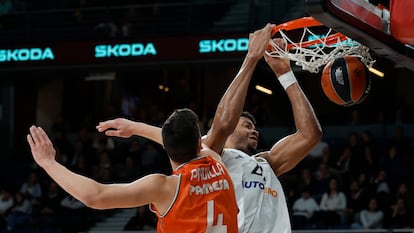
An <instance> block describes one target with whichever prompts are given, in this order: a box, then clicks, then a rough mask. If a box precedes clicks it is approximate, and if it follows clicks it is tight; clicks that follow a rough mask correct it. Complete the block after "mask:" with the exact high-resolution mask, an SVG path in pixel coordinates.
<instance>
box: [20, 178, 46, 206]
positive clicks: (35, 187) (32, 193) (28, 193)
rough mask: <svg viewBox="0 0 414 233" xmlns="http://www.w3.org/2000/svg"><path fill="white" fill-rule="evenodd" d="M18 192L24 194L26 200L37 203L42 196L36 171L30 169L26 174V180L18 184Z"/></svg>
mask: <svg viewBox="0 0 414 233" xmlns="http://www.w3.org/2000/svg"><path fill="white" fill-rule="evenodd" d="M20 192H21V193H22V194H24V195H25V197H26V199H27V200H30V201H31V202H32V204H35V205H37V204H38V203H39V199H40V198H41V197H42V186H41V184H40V181H39V179H38V175H37V172H36V171H31V172H30V173H29V175H28V176H27V180H26V181H25V182H23V184H22V185H21V186H20Z"/></svg>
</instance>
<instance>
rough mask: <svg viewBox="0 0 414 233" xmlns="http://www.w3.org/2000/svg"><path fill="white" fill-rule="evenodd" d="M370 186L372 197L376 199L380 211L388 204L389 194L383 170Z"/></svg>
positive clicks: (385, 173) (385, 174)
mask: <svg viewBox="0 0 414 233" xmlns="http://www.w3.org/2000/svg"><path fill="white" fill-rule="evenodd" d="M371 185H372V188H371V193H372V196H376V197H377V199H378V203H379V204H380V208H381V209H384V208H386V206H388V205H389V203H390V192H391V190H390V186H389V185H388V181H387V172H386V171H385V170H383V169H382V170H380V171H379V172H378V174H377V177H376V178H375V179H374V180H373V182H372V184H371Z"/></svg>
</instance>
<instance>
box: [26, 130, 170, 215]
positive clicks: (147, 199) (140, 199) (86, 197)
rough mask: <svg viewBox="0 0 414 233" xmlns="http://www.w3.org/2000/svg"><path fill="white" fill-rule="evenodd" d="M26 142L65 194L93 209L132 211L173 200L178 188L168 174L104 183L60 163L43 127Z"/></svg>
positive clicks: (33, 131) (37, 160)
mask: <svg viewBox="0 0 414 233" xmlns="http://www.w3.org/2000/svg"><path fill="white" fill-rule="evenodd" d="M27 141H28V143H29V145H30V149H31V152H32V155H33V158H34V160H35V161H36V163H37V164H38V165H39V166H40V167H42V168H43V169H44V170H45V171H46V173H47V174H48V175H49V176H50V177H51V178H52V179H53V180H55V181H56V182H57V183H58V184H59V185H60V186H61V187H62V188H63V189H64V190H65V191H67V192H68V193H70V194H71V195H72V196H73V197H75V198H76V199H78V200H79V201H81V202H82V203H84V204H85V205H86V206H88V207H90V208H94V209H109V208H130V207H136V206H142V205H146V204H149V203H155V204H159V203H164V201H163V200H165V198H170V199H171V200H172V199H173V196H174V193H175V188H174V186H172V185H170V183H171V184H174V183H175V184H176V181H175V182H171V180H170V179H171V178H170V177H167V176H165V175H161V174H154V175H149V176H146V177H143V178H141V179H139V180H137V181H135V182H132V183H125V184H102V183H99V182H96V181H95V180H93V179H90V178H88V177H85V176H82V175H79V174H76V173H74V172H72V171H70V170H69V169H67V168H66V167H64V166H63V165H61V164H60V163H58V162H57V161H56V160H55V156H56V151H55V149H54V147H53V145H52V142H51V141H50V139H49V137H48V136H47V134H46V133H45V132H44V130H43V129H42V128H40V127H36V126H32V127H31V128H30V134H28V135H27ZM170 186H171V187H172V188H171V187H170ZM164 187H165V188H164ZM168 190H172V191H173V192H169V191H168ZM170 194H171V195H170ZM166 203H169V201H166Z"/></svg>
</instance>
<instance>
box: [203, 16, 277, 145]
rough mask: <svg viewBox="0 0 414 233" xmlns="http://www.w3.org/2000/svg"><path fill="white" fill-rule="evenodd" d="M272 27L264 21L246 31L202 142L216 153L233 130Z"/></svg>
mask: <svg viewBox="0 0 414 233" xmlns="http://www.w3.org/2000/svg"><path fill="white" fill-rule="evenodd" d="M273 27H274V25H273V24H267V25H266V26H265V27H264V28H262V29H260V30H257V31H255V32H254V33H250V35H249V46H248V52H247V54H246V57H245V58H244V61H243V63H242V65H241V67H240V70H239V72H238V73H237V75H236V76H235V78H234V79H233V81H232V82H231V84H230V86H229V87H228V88H227V90H226V92H225V93H224V95H223V97H222V98H221V100H220V102H219V104H218V106H217V110H216V113H215V115H214V119H213V124H212V126H211V128H210V130H209V132H208V133H207V137H205V138H204V141H203V143H205V144H206V145H207V146H208V147H210V148H211V149H212V150H214V151H216V152H217V153H220V152H221V150H222V149H223V147H224V144H225V142H226V139H227V137H228V136H229V135H230V134H231V133H232V132H233V130H234V128H235V127H236V125H237V122H238V121H239V118H240V114H241V113H242V110H243V107H244V102H245V99H246V95H247V90H248V87H249V83H250V80H251V78H252V75H253V72H254V69H255V67H256V65H257V63H258V62H259V60H260V59H261V58H262V57H263V55H264V53H265V50H266V48H267V46H268V44H269V40H270V37H271V32H272V28H273Z"/></svg>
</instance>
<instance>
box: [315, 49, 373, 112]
mask: <svg viewBox="0 0 414 233" xmlns="http://www.w3.org/2000/svg"><path fill="white" fill-rule="evenodd" d="M321 84H322V90H323V92H324V93H325V95H326V97H328V99H329V100H330V101H332V102H334V103H336V104H338V105H341V106H351V105H355V104H358V103H361V102H362V101H363V100H364V98H365V97H366V96H367V95H368V93H369V91H370V87H371V80H370V78H369V76H368V69H367V67H366V66H365V65H364V64H363V63H362V62H361V61H360V60H359V59H358V58H356V57H353V56H345V57H341V58H337V59H335V60H333V61H331V62H329V63H328V64H326V66H325V68H324V69H323V71H322V78H321Z"/></svg>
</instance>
